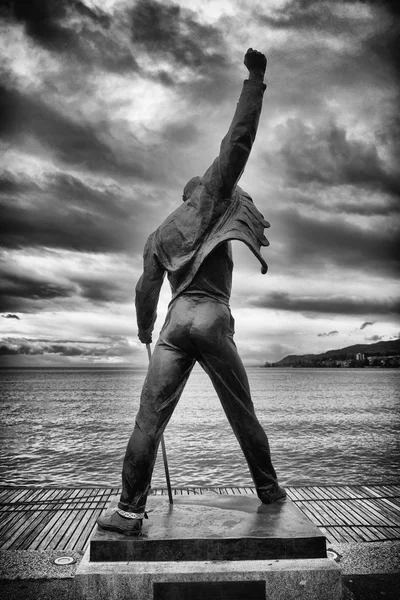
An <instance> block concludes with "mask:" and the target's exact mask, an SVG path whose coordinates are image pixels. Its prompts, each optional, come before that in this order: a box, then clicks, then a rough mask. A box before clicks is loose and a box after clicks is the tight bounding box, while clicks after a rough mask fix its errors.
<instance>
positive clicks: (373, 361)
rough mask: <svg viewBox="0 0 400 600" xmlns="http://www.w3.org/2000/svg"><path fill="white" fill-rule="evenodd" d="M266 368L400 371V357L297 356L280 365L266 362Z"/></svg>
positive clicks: (356, 355)
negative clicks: (375, 368) (365, 368)
mask: <svg viewBox="0 0 400 600" xmlns="http://www.w3.org/2000/svg"><path fill="white" fill-rule="evenodd" d="M263 366H264V367H292V368H296V367H297V368H307V367H310V368H311V367H314V368H315V367H317V368H327V367H329V368H332V367H334V368H345V369H346V368H347V369H349V368H361V369H362V368H364V367H378V368H381V369H382V368H383V369H399V368H400V355H398V354H395V355H391V356H382V355H371V356H368V355H366V354H363V353H361V352H358V353H357V354H354V355H348V356H345V357H337V358H331V357H326V358H325V357H321V356H315V357H310V356H304V357H301V356H295V357H293V358H292V359H290V358H289V357H287V358H286V359H284V360H283V361H280V362H279V363H270V362H266V363H265V364H264V365H263Z"/></svg>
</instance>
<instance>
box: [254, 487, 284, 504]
mask: <svg viewBox="0 0 400 600" xmlns="http://www.w3.org/2000/svg"><path fill="white" fill-rule="evenodd" d="M257 495H258V497H259V498H260V500H261V502H262V503H263V504H272V503H273V502H278V501H281V502H282V501H283V500H286V498H287V493H286V490H285V489H284V488H282V487H280V486H278V489H277V490H276V492H274V493H273V494H268V495H267V494H263V493H259V492H258V494H257Z"/></svg>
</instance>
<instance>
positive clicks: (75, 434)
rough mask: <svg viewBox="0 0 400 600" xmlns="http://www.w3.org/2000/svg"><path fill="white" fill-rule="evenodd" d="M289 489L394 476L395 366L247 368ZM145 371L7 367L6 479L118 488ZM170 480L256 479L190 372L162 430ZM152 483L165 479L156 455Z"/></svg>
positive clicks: (3, 389)
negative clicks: (181, 393) (252, 476)
mask: <svg viewBox="0 0 400 600" xmlns="http://www.w3.org/2000/svg"><path fill="white" fill-rule="evenodd" d="M247 372H248V375H249V380H250V386H251V389H252V396H253V401H254V404H255V408H256V412H257V415H258V417H259V419H260V421H261V423H262V424H263V426H264V428H265V430H266V432H267V434H268V437H269V440H270V444H271V449H272V455H273V460H274V465H275V468H276V471H277V473H278V476H279V478H280V481H281V483H282V484H284V485H285V484H286V485H318V484H320V485H323V484H333V485H340V484H367V483H376V484H379V483H396V482H397V483H398V481H399V470H398V469H399V463H400V443H399V429H400V411H399V408H400V370H390V369H387V370H384V369H262V368H250V369H247ZM145 374H146V372H145V370H132V371H124V370H100V369H98V370H97V369H95V370H93V369H90V370H89V369H88V370H76V369H57V370H54V369H48V370H46V369H37V370H28V369H26V370H0V397H1V402H0V410H1V415H0V417H1V426H0V427H1V430H0V434H1V447H0V482H1V483H2V484H3V485H5V484H6V485H48V484H53V485H59V486H75V485H76V486H81V485H82V486H83V485H89V486H90V485H94V486H113V487H114V486H115V487H117V486H119V485H120V471H121V465H122V459H123V455H124V452H125V447H126V443H127V440H128V437H129V436H130V433H131V430H132V428H133V425H134V420H135V414H136V412H137V409H138V403H139V395H140V390H141V387H142V384H143V381H144V377H145ZM165 442H166V446H167V453H168V460H169V468H170V474H171V482H172V484H173V485H174V486H206V485H229V484H230V485H237V486H239V485H252V481H251V479H250V476H249V474H248V470H247V465H246V463H245V461H244V458H243V456H242V454H241V450H240V447H239V445H238V443H237V441H236V438H235V437H234V435H233V433H232V431H231V429H230V427H229V425H228V423H227V420H226V417H225V415H224V413H223V410H222V408H221V406H220V403H219V400H218V398H217V397H216V394H215V392H214V389H213V388H212V385H211V383H210V382H209V380H208V378H207V376H206V375H205V374H204V373H203V371H202V370H201V369H200V368H198V367H195V369H194V371H193V373H192V375H191V377H190V379H189V383H188V385H187V387H186V389H185V391H184V394H183V396H182V398H181V400H180V402H179V404H178V407H177V409H176V411H175V413H174V415H173V417H172V419H171V421H170V423H169V426H168V428H167V430H166V433H165ZM152 485H153V487H157V486H165V479H164V472H163V466H162V460H161V452H160V455H159V458H158V459H157V464H156V468H155V471H154V476H153V482H152Z"/></svg>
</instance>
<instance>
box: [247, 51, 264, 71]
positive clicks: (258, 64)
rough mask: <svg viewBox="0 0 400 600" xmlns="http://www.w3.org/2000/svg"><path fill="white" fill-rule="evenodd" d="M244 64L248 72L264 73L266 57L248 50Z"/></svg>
mask: <svg viewBox="0 0 400 600" xmlns="http://www.w3.org/2000/svg"><path fill="white" fill-rule="evenodd" d="M244 64H245V65H246V67H247V68H248V70H249V71H259V72H262V73H265V69H266V68H267V57H266V56H265V55H264V54H263V53H262V52H258V50H253V48H249V49H248V50H247V52H246V54H245V57H244Z"/></svg>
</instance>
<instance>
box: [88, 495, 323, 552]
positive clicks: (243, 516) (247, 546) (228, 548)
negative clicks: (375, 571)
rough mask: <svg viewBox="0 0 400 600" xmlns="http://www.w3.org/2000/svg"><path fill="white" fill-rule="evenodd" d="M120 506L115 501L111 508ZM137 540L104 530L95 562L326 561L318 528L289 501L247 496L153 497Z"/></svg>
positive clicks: (94, 548)
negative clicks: (265, 500) (171, 499)
mask: <svg viewBox="0 0 400 600" xmlns="http://www.w3.org/2000/svg"><path fill="white" fill-rule="evenodd" d="M116 505H117V498H114V499H113V500H112V501H111V504H110V506H109V510H112V509H113V508H114V507H116ZM147 510H148V512H149V519H148V520H147V519H145V520H144V521H143V531H142V534H141V535H140V536H138V537H126V536H124V535H121V534H118V533H110V532H107V531H105V530H102V529H100V528H97V530H96V531H95V532H94V534H93V536H92V538H91V541H90V560H91V561H92V562H104V561H109V562H119V561H151V562H153V561H154V562H156V561H169V560H189V561H192V560H260V559H270V558H272V559H278V560H280V559H286V558H326V541H325V537H324V536H323V535H322V533H321V532H320V531H319V529H318V528H317V527H316V526H315V525H314V524H313V523H311V521H309V519H307V517H306V516H305V515H303V513H302V512H300V510H299V509H298V508H297V507H296V506H295V504H294V503H293V502H291V501H290V500H285V501H283V502H275V503H274V504H262V503H261V502H260V500H259V499H258V498H257V497H256V496H255V497H251V496H250V497H249V496H244V495H243V496H239V495H237V496H230V495H221V496H217V495H215V497H214V496H211V497H210V496H201V495H197V496H189V495H188V496H186V497H185V496H175V497H174V504H168V501H167V499H166V497H165V496H151V497H150V498H149V499H148V502H147Z"/></svg>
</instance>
